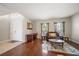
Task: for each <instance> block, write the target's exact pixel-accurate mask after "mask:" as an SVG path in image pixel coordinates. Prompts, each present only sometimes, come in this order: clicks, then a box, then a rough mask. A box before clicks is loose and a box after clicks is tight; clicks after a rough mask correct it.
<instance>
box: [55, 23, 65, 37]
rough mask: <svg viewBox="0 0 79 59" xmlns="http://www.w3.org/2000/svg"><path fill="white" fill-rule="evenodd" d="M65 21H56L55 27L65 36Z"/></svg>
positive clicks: (56, 30)
mask: <svg viewBox="0 0 79 59" xmlns="http://www.w3.org/2000/svg"><path fill="white" fill-rule="evenodd" d="M64 25H65V24H64V22H55V23H54V28H55V32H57V33H59V35H60V36H64V34H65V32H64V31H65V26H64Z"/></svg>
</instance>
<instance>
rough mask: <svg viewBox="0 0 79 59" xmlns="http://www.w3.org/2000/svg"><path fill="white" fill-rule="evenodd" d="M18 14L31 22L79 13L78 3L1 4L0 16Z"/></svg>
mask: <svg viewBox="0 0 79 59" xmlns="http://www.w3.org/2000/svg"><path fill="white" fill-rule="evenodd" d="M14 12H18V13H21V14H22V15H24V16H25V17H26V18H28V19H31V20H40V19H41V20H45V19H49V18H63V17H69V16H72V15H73V14H75V13H78V12H79V4H78V3H1V4H0V15H4V14H8V13H14Z"/></svg>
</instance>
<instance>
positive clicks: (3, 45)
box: [0, 41, 23, 54]
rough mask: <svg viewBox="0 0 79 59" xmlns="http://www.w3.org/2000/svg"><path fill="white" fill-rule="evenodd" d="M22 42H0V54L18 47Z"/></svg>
mask: <svg viewBox="0 0 79 59" xmlns="http://www.w3.org/2000/svg"><path fill="white" fill-rule="evenodd" d="M21 43H23V42H10V41H5V42H0V54H2V53H4V52H6V51H8V50H10V49H12V48H14V47H16V46H18V45H20V44H21Z"/></svg>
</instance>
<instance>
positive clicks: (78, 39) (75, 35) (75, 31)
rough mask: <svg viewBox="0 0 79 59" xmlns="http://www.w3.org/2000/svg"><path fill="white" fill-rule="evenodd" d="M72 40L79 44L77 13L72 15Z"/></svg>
mask: <svg viewBox="0 0 79 59" xmlns="http://www.w3.org/2000/svg"><path fill="white" fill-rule="evenodd" d="M72 41H74V42H76V43H78V44H79V13H78V14H76V15H74V16H73V17H72Z"/></svg>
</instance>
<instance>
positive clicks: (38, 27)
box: [36, 18, 71, 38]
mask: <svg viewBox="0 0 79 59" xmlns="http://www.w3.org/2000/svg"><path fill="white" fill-rule="evenodd" d="M63 21H64V22H65V36H67V37H70V36H71V35H70V34H71V26H70V25H71V18H61V19H49V20H39V21H36V32H37V33H38V38H40V35H41V23H49V31H54V25H53V24H54V22H63Z"/></svg>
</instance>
